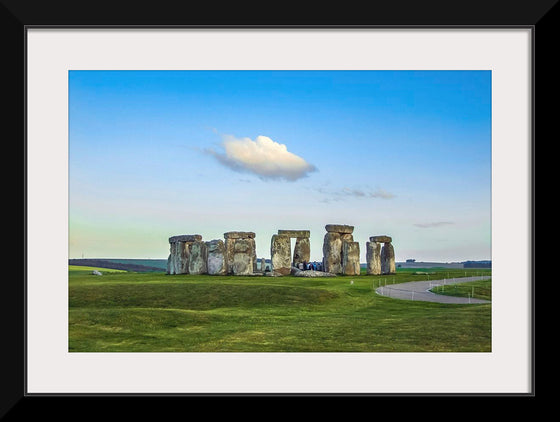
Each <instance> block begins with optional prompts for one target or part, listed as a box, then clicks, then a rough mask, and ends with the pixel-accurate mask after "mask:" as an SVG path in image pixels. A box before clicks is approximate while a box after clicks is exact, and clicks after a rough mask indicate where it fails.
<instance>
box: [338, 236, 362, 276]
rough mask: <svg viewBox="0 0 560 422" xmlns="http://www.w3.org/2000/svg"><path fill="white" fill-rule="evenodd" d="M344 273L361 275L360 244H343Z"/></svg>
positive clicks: (346, 242) (345, 242) (344, 242)
mask: <svg viewBox="0 0 560 422" xmlns="http://www.w3.org/2000/svg"><path fill="white" fill-rule="evenodd" d="M342 273H343V274H345V275H360V244H359V243H358V242H348V241H343V242H342Z"/></svg>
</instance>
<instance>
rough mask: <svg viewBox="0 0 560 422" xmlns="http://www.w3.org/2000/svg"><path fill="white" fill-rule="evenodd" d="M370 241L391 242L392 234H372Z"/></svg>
mask: <svg viewBox="0 0 560 422" xmlns="http://www.w3.org/2000/svg"><path fill="white" fill-rule="evenodd" d="M369 241H370V242H377V243H390V242H392V241H393V239H392V238H391V236H386V235H381V236H371V237H370V238H369Z"/></svg>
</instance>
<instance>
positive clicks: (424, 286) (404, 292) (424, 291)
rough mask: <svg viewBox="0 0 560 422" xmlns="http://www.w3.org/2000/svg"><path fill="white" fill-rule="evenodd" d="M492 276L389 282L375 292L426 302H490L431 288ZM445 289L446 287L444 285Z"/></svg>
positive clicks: (395, 297) (485, 278)
mask: <svg viewBox="0 0 560 422" xmlns="http://www.w3.org/2000/svg"><path fill="white" fill-rule="evenodd" d="M489 278H490V277H487V276H482V277H459V278H448V279H445V280H431V281H411V282H408V283H399V284H391V285H389V284H387V285H386V286H381V287H378V288H377V289H375V292H376V293H378V294H380V295H382V296H388V297H392V298H394V299H405V300H420V301H424V302H439V303H467V304H468V303H490V301H489V300H483V299H474V298H466V297H456V296H446V295H438V294H436V293H432V292H430V291H429V290H430V289H431V288H433V287H435V286H447V285H450V284H457V283H466V282H469V281H479V280H487V279H489ZM444 290H445V287H444Z"/></svg>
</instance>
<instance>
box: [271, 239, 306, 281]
mask: <svg viewBox="0 0 560 422" xmlns="http://www.w3.org/2000/svg"><path fill="white" fill-rule="evenodd" d="M309 235H310V233H309V230H278V234H274V235H272V239H271V241H270V258H271V263H272V271H273V272H275V273H276V274H279V275H289V274H290V273H291V267H292V265H294V266H297V265H298V264H299V263H303V262H309V259H310V256H311V250H310V244H309ZM292 238H295V239H296V243H295V245H294V255H293V256H292V250H291V249H292V247H291V244H290V240H291V239H292Z"/></svg>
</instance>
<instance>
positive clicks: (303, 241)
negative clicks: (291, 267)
mask: <svg viewBox="0 0 560 422" xmlns="http://www.w3.org/2000/svg"><path fill="white" fill-rule="evenodd" d="M310 256H311V247H310V245H309V237H298V238H297V239H296V244H295V245H294V260H293V262H294V264H295V265H297V264H299V263H300V262H309V258H310Z"/></svg>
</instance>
